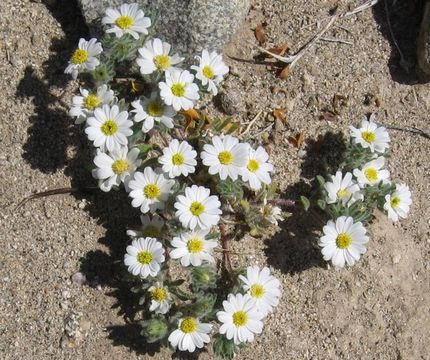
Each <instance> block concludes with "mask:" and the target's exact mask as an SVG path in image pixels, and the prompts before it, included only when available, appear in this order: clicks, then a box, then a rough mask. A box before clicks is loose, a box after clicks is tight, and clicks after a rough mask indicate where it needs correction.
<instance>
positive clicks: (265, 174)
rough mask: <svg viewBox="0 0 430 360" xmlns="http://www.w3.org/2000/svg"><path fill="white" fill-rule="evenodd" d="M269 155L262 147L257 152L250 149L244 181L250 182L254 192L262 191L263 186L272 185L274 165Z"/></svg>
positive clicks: (244, 169) (243, 170)
mask: <svg viewBox="0 0 430 360" xmlns="http://www.w3.org/2000/svg"><path fill="white" fill-rule="evenodd" d="M268 161H269V154H267V152H266V150H264V148H263V147H262V146H259V147H258V148H257V150H254V149H252V148H251V147H249V150H248V159H247V164H246V166H245V167H244V168H243V169H242V179H243V181H249V186H250V187H251V189H253V190H259V189H261V184H262V183H263V184H267V185H268V184H270V183H271V182H272V180H271V179H270V172H271V171H273V165H272V164H270V163H269V162H268Z"/></svg>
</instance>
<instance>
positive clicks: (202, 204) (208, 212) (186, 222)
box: [174, 185, 222, 230]
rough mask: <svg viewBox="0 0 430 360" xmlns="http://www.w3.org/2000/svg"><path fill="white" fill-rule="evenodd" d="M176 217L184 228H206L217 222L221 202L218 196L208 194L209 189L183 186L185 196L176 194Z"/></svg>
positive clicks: (220, 212)
mask: <svg viewBox="0 0 430 360" xmlns="http://www.w3.org/2000/svg"><path fill="white" fill-rule="evenodd" d="M174 206H175V209H176V213H175V215H176V217H177V218H178V219H179V221H180V222H181V223H182V225H183V226H184V227H186V228H190V229H191V230H194V229H195V228H200V229H208V228H210V227H211V226H213V225H216V224H218V221H219V219H220V214H222V211H221V209H220V207H221V203H220V201H219V200H218V196H216V195H210V190H209V189H206V188H205V187H203V186H197V185H193V186H191V187H187V188H185V196H184V195H178V196H177V198H176V202H175V205H174Z"/></svg>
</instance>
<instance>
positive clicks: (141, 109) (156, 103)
mask: <svg viewBox="0 0 430 360" xmlns="http://www.w3.org/2000/svg"><path fill="white" fill-rule="evenodd" d="M131 106H133V107H134V110H131V112H132V113H134V114H135V115H134V121H136V122H140V121H143V122H142V131H143V132H144V133H147V132H148V131H150V130H151V129H152V128H153V127H154V123H155V122H157V123H161V124H163V125H164V126H166V127H167V128H169V129H171V128H173V117H174V116H175V115H176V111H175V110H173V108H172V107H171V106H169V105H166V104H164V103H163V101H162V100H161V99H160V98H159V97H158V94H157V93H156V92H153V93H152V94H151V97H150V98H149V99H148V98H146V97H143V99H142V100H135V101H133V102H132V103H131Z"/></svg>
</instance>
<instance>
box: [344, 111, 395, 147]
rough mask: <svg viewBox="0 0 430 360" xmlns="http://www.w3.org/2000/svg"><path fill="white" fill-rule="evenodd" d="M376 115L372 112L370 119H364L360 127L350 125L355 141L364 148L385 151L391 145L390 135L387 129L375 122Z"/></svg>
mask: <svg viewBox="0 0 430 360" xmlns="http://www.w3.org/2000/svg"><path fill="white" fill-rule="evenodd" d="M374 120H375V115H374V114H372V116H371V117H370V121H367V119H364V120H363V121H362V122H361V127H360V128H358V129H357V128H355V127H354V126H350V127H349V128H350V129H351V136H352V138H353V142H354V143H356V144H360V145H361V146H362V147H364V148H369V149H370V151H372V152H375V151H376V152H378V153H384V152H385V150H387V149H388V147H389V142H390V136H389V135H388V132H387V130H386V129H385V128H384V127H383V126H380V127H378V125H376V124H375V123H374Z"/></svg>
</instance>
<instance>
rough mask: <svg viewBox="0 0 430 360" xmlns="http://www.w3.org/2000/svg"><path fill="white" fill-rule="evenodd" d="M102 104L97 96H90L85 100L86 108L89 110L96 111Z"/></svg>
mask: <svg viewBox="0 0 430 360" xmlns="http://www.w3.org/2000/svg"><path fill="white" fill-rule="evenodd" d="M101 103H102V100H101V99H100V98H99V97H98V96H97V95H96V94H90V95H88V96H87V97H86V98H85V101H84V106H85V107H86V108H87V109H88V110H94V109H95V108H96V107H98V106H99V105H100V104H101Z"/></svg>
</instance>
